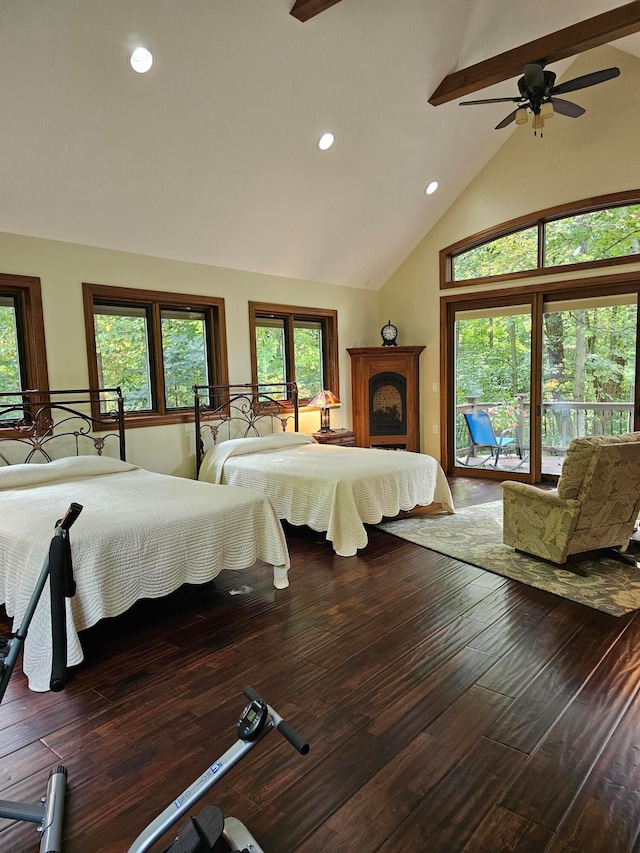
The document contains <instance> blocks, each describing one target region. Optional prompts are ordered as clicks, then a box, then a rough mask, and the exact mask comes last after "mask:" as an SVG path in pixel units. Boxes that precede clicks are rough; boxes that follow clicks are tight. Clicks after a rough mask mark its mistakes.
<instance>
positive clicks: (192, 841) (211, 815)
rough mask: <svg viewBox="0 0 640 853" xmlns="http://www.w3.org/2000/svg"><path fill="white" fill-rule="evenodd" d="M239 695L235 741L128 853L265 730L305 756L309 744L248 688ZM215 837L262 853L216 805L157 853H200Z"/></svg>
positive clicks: (140, 849)
mask: <svg viewBox="0 0 640 853" xmlns="http://www.w3.org/2000/svg"><path fill="white" fill-rule="evenodd" d="M243 693H244V695H245V696H246V697H247V699H248V700H249V704H248V705H246V706H245V708H244V709H243V711H242V713H241V715H240V719H239V720H238V722H237V723H236V734H237V737H238V739H237V740H236V742H235V743H234V744H233V746H231V747H230V748H229V749H228V750H227V751H226V752H225V753H223V754H222V755H221V756H220V758H218V759H217V761H215V762H214V763H213V764H210V765H209V766H208V767H207V769H206V770H205V771H204V773H202V774H201V775H200V776H199V777H198V778H197V779H196V780H195V781H194V782H193V783H192V784H191V785H189V787H188V788H187V789H186V791H183V792H182V794H180V796H178V797H176V798H175V800H174V801H173V802H172V803H171V804H170V805H168V806H167V808H166V809H165V810H164V811H163V812H161V813H160V814H159V815H158V816H157V817H156V818H155V819H154V820H153V821H151V823H150V824H149V825H148V826H147V827H146V828H145V829H144V830H143V831H142V832H141V833H140V835H139V836H138V837H137V838H136V840H135V841H134V842H133V844H132V845H131V847H130V848H129V850H128V853H145V851H147V850H149V849H150V848H151V847H152V846H153V845H154V844H155V842H156V841H158V839H159V838H160V837H161V836H162V835H164V833H165V832H166V831H167V830H169V829H170V828H171V827H172V826H173V825H174V824H175V823H177V821H178V820H179V819H180V818H181V817H182V816H183V815H185V814H186V813H187V812H189V811H191V809H192V807H193V805H194V804H195V803H196V802H197V801H198V800H199V799H200V798H201V797H202V796H203V795H204V794H205V793H206V791H208V790H209V788H211V787H213V785H215V784H216V782H219V781H220V779H221V778H222V777H223V776H224V775H225V773H227V772H228V771H229V770H231V768H232V767H233V766H234V765H235V764H237V763H238V761H240V759H241V758H243V757H244V756H245V755H246V754H247V753H248V752H249V751H250V750H252V749H253V748H254V746H256V745H257V744H258V743H259V741H261V740H262V738H263V737H265V736H266V735H267V734H269V732H270V731H272V730H274V729H276V730H277V731H279V732H280V734H281V735H282V736H283V737H284V738H286V740H288V741H289V743H290V744H291V745H292V746H293V747H294V748H295V749H297V750H298V752H299V753H300V754H301V755H306V754H307V753H308V752H309V744H308V743H307V742H306V741H305V740H304V739H303V738H302V737H301V736H300V735H299V734H298V733H297V732H296V731H295V730H294V729H292V728H291V726H290V725H289V724H288V723H286V722H285V721H284V720H283V719H282V717H281V716H280V715H279V714H278V713H277V712H276V711H274V709H273V708H272V707H271V706H270V705H268V704H267V703H266V702H265V701H264V699H262V698H261V697H260V696H259V695H258V693H257V692H256V691H255V690H254V689H253V688H252V687H245V688H244V690H243ZM220 838H222V839H224V841H225V842H226V843H227V845H228V847H229V849H230V850H232V851H234V853H264V851H263V849H262V847H260V845H259V844H258V842H257V841H256V840H255V838H254V837H253V835H251V833H250V832H249V830H248V829H247V828H246V826H245V825H244V824H243V823H241V822H240V821H239V820H238V819H237V818H235V817H226V818H225V817H224V815H223V814H222V812H221V811H220V809H219V808H217V806H208V807H207V808H205V809H204V810H203V811H202V812H201V813H200V814H199V815H197V816H195V817H193V816H192V817H190V818H189V820H188V821H187V822H186V823H185V825H184V826H182V828H181V829H180V832H179V833H178V835H177V836H176V838H175V840H174V841H173V843H172V844H171V845H170V846H169V847H167V848H165V850H164V851H163V853H205V851H211V850H213V849H214V846H215V844H216V842H217V841H218V840H219V839H220Z"/></svg>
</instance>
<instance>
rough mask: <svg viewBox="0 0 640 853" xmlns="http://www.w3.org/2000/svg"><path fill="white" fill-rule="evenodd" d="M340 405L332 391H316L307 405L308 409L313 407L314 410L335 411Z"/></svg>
mask: <svg viewBox="0 0 640 853" xmlns="http://www.w3.org/2000/svg"><path fill="white" fill-rule="evenodd" d="M340 405H342V404H341V403H340V400H338V398H337V397H336V395H335V394H334V393H333V391H327V390H324V391H318V393H317V394H314V395H313V397H312V398H311V399H310V400H309V402H308V403H307V406H309V408H311V407H313V408H315V409H337V408H338V406H340Z"/></svg>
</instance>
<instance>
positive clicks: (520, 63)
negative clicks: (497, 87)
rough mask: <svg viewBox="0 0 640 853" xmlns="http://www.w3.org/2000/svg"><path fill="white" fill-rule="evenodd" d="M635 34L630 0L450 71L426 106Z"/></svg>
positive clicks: (635, 5)
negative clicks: (538, 64)
mask: <svg viewBox="0 0 640 853" xmlns="http://www.w3.org/2000/svg"><path fill="white" fill-rule="evenodd" d="M637 32H640V0H633V2H632V3H627V4H626V5H624V6H619V7H618V8H617V9H612V10H611V11H610V12H604V13H603V14H602V15H596V16H595V17H594V18H588V19H587V20H586V21H581V22H580V23H579V24H574V25H573V26H571V27H565V28H564V29H563V30H558V31H557V32H555V33H550V34H549V35H548V36H543V37H542V38H539V39H535V40H534V41H530V42H527V44H523V45H521V46H520V47H516V48H513V50H507V51H506V52H505V53H500V54H498V55H497V56H493V57H491V59H485V60H484V61H483V62H478V63H477V64H476V65H470V66H469V67H468V68H463V69H462V70H461V71H454V72H453V74H449V75H448V76H447V77H445V78H444V80H443V81H442V83H440V85H439V86H438V88H437V89H436V90H435V92H434V93H433V95H432V96H431V97H430V98H429V103H430V104H433V106H434V107H436V106H439V105H440V104H446V103H447V102H448V101H454V100H455V99H456V98H461V97H463V96H464V95H468V94H470V93H471V92H477V91H478V90H479V89H486V88H487V86H493V84H494V83H501V82H502V81H503V80H510V79H511V78H512V77H518V76H521V75H522V73H523V71H524V66H525V65H526V64H527V63H528V62H542V63H544V64H545V65H548V64H549V63H551V62H558V61H559V60H560V59H566V58H567V57H568V56H575V55H576V54H577V53H582V52H583V51H585V50H591V49H592V48H594V47H599V46H600V45H602V44H609V42H612V41H616V39H619V38H624V36H629V35H632V34H633V33H637Z"/></svg>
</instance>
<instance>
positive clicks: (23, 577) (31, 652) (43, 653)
mask: <svg viewBox="0 0 640 853" xmlns="http://www.w3.org/2000/svg"><path fill="white" fill-rule="evenodd" d="M72 501H76V502H77V503H80V504H82V505H83V507H84V508H83V511H82V513H81V514H80V517H79V518H78V520H77V521H76V523H75V524H74V526H73V527H72V528H71V532H70V541H71V551H72V557H73V569H74V575H75V579H76V583H77V592H76V595H75V597H74V598H72V599H67V636H68V656H67V661H68V664H69V665H70V666H71V665H73V664H77V663H80V661H81V660H82V658H83V654H82V648H81V645H80V641H79V638H78V631H80V630H82V629H83V628H88V627H89V626H91V625H94V624H95V623H96V622H98V621H99V620H100V619H103V618H105V617H108V616H117V615H118V614H120V613H123V612H124V611H125V610H127V609H128V608H129V607H131V606H132V605H133V604H134V603H135V602H136V601H137V600H138V599H140V598H159V597H161V596H164V595H168V594H169V593H170V592H172V591H173V590H175V589H177V588H178V587H180V586H181V585H182V584H183V583H194V584H200V583H204V582H206V581H209V580H211V579H212V578H214V577H215V576H216V575H217V574H219V573H220V572H221V571H222V570H223V569H243V568H247V567H248V566H251V565H252V564H253V563H254V562H255V561H256V560H258V559H259V560H264V562H266V563H270V564H272V565H273V566H278V567H280V569H279V570H278V572H277V577H279V579H280V583H279V585H280V586H285V585H286V570H287V569H288V566H289V556H288V552H287V546H286V541H285V538H284V533H283V530H282V525H281V524H280V521H279V519H278V517H277V515H276V514H275V512H274V510H273V507H272V506H271V504H270V503H269V501H268V500H267V499H266V498H265V496H264V495H263V494H261V493H258V492H254V491H250V490H248V489H239V488H237V489H236V488H234V489H230V488H229V487H227V486H224V487H223V486H220V487H217V488H216V490H215V492H214V493H212V491H211V486H208V485H205V484H204V483H197V482H194V481H193V480H185V479H182V478H179V477H171V476H167V475H163V474H153V473H151V472H149V471H144V470H142V469H140V468H137V467H136V466H133V465H129V464H128V463H124V462H120V461H119V460H115V459H107V458H104V457H102V458H98V457H80V458H77V459H76V458H73V459H62V460H59V461H56V462H51V463H49V464H46V465H44V464H43V465H14V466H11V467H8V468H1V469H0V595H1V596H2V599H1V600H2V601H4V603H5V604H6V608H7V613H8V614H9V615H10V616H13V617H14V624H13V627H14V630H15V629H16V628H17V626H18V625H19V624H20V621H21V619H22V617H23V615H24V612H25V608H26V606H27V603H28V601H29V598H30V596H31V593H32V592H33V588H34V586H35V583H36V580H37V578H38V576H39V574H40V570H41V568H42V565H43V563H44V560H45V557H46V555H47V553H48V547H49V543H50V541H51V537H52V536H53V531H54V525H55V522H56V521H57V520H58V519H59V518H61V517H62V515H63V514H64V512H65V511H66V509H67V507H68V506H69V504H70V503H71V502H72ZM49 607H50V604H49V585H48V584H47V585H46V587H45V591H44V594H43V595H42V597H41V599H40V603H39V605H38V608H37V610H36V613H35V615H34V618H33V621H32V622H31V627H30V629H29V633H28V636H27V641H26V643H25V647H24V652H23V669H24V672H25V674H26V675H27V677H28V679H29V686H30V687H31V688H32V689H33V690H40V691H44V690H48V689H49V677H50V667H51V624H50V623H51V620H50V612H49Z"/></svg>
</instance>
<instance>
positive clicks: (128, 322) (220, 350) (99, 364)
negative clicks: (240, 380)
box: [84, 284, 228, 421]
mask: <svg viewBox="0 0 640 853" xmlns="http://www.w3.org/2000/svg"><path fill="white" fill-rule="evenodd" d="M84 294H85V311H86V315H87V324H88V337H87V340H88V342H89V362H90V373H92V377H91V378H92V381H94V382H96V385H97V386H98V387H103V388H113V387H116V386H119V387H120V388H121V389H122V393H123V396H124V400H125V411H127V412H128V413H131V414H135V415H140V416H144V415H148V416H151V417H153V418H154V419H155V420H156V421H157V418H158V417H159V416H162V417H165V418H166V419H168V420H171V419H175V418H176V416H178V415H180V414H184V413H185V410H189V409H190V408H191V407H192V405H193V390H192V386H193V385H195V384H197V385H208V384H225V383H226V382H227V381H228V377H227V369H226V353H225V352H224V347H223V345H222V335H223V312H224V301H223V300H221V299H212V298H206V297H196V296H186V295H182V294H169V293H158V292H151V291H135V290H133V289H130V288H112V287H105V286H101V285H89V284H85V285H84Z"/></svg>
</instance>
